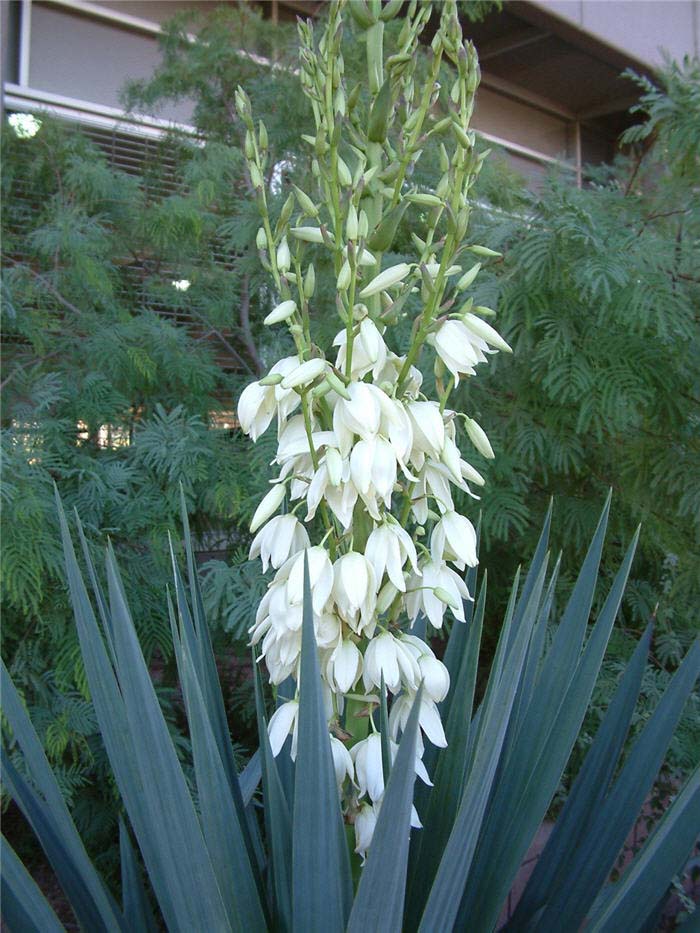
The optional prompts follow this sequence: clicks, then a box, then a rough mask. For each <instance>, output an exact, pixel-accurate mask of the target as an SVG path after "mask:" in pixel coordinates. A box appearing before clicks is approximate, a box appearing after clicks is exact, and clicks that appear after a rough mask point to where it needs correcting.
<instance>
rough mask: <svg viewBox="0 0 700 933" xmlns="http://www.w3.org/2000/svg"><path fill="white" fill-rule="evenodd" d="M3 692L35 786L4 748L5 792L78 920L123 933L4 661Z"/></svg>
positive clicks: (5, 708)
mask: <svg viewBox="0 0 700 933" xmlns="http://www.w3.org/2000/svg"><path fill="white" fill-rule="evenodd" d="M0 692H1V693H2V702H3V713H4V715H5V716H6V717H7V721H8V723H9V726H10V728H11V729H12V732H13V734H14V738H15V740H16V742H17V744H18V745H19V747H20V749H21V750H22V754H23V756H24V762H25V765H26V767H27V770H28V772H29V774H30V775H31V779H32V782H33V785H34V786H32V785H30V784H29V783H28V782H27V781H26V780H25V779H24V777H23V776H22V775H21V774H20V773H19V772H18V771H17V769H16V768H15V767H14V765H13V764H12V762H11V761H10V758H9V756H8V755H7V752H6V749H5V747H4V746H3V748H2V771H3V782H4V784H5V786H6V788H7V790H8V791H9V792H10V794H11V795H12V797H13V798H14V799H15V801H16V803H17V805H18V806H19V808H20V809H21V810H22V812H23V813H24V816H25V817H26V819H27V821H28V822H29V824H30V825H31V827H32V829H33V830H34V833H35V834H36V836H37V838H38V840H39V842H40V843H41V846H42V848H43V849H44V852H45V853H46V856H47V858H48V860H49V861H50V862H51V865H52V867H53V869H54V871H55V872H56V876H57V878H58V880H59V883H60V885H61V887H62V888H63V890H64V892H65V894H66V896H67V897H68V899H69V900H70V902H71V904H72V906H73V909H74V910H75V913H76V916H77V917H78V919H79V921H80V922H81V923H82V924H83V925H85V926H86V927H88V928H89V929H94V930H110V929H125V927H124V923H123V918H122V916H121V914H120V912H119V909H118V907H117V905H116V904H115V902H114V900H113V898H112V896H111V895H110V893H109V891H108V890H107V888H106V887H105V885H104V883H103V881H102V879H101V878H100V876H99V875H98V873H97V871H96V869H95V867H94V865H93V863H92V861H91V860H90V857H89V856H88V854H87V852H86V851H85V847H84V845H83V843H82V840H81V838H80V836H79V835H78V831H77V829H76V828H75V824H74V823H73V819H72V818H71V815H70V813H69V812H68V807H67V806H66V803H65V801H64V800H63V797H62V796H61V792H60V790H59V788H58V784H57V783H56V778H55V777H54V774H53V772H52V770H51V767H50V765H49V763H48V761H47V759H46V755H45V754H44V750H43V748H42V746H41V742H40V741H39V737H38V736H37V734H36V732H35V730H34V727H33V725H32V723H31V720H30V719H29V716H28V715H27V712H26V710H25V709H24V706H23V705H22V701H21V700H20V697H19V694H18V693H17V690H16V689H15V685H14V684H13V683H12V678H11V677H10V675H9V673H8V671H7V668H6V667H5V663H4V661H0Z"/></svg>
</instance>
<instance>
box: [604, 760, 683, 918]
mask: <svg viewBox="0 0 700 933" xmlns="http://www.w3.org/2000/svg"><path fill="white" fill-rule="evenodd" d="M698 826H700V765H699V766H698V767H696V768H695V770H694V771H693V773H692V774H691V776H690V778H689V779H688V780H687V781H686V784H685V786H684V787H683V790H682V791H681V792H680V794H679V795H678V796H677V797H676V799H675V800H674V801H673V802H672V803H671V805H670V806H669V807H668V808H667V810H666V812H665V813H664V815H663V817H662V818H661V820H660V821H659V823H658V824H657V825H656V827H655V828H654V831H653V832H652V834H651V835H650V836H649V838H648V839H647V840H646V842H645V843H644V846H643V847H642V850H641V851H640V852H639V854H638V855H637V856H636V857H635V859H634V861H633V862H632V864H631V865H630V866H629V867H628V869H627V871H626V872H625V874H624V875H623V876H622V878H621V879H620V880H619V881H618V882H617V884H614V885H610V886H609V887H608V888H604V889H603V893H602V895H601V896H600V897H599V898H598V900H597V901H596V903H595V905H594V908H593V911H592V916H591V920H590V922H589V926H588V927H587V929H589V930H590V931H591V933H615V931H616V930H637V929H642V927H643V926H644V924H645V922H646V921H647V918H648V917H649V915H650V914H651V913H652V911H653V910H654V908H655V907H656V905H657V904H658V902H659V901H660V900H661V898H663V897H664V895H665V894H666V892H667V890H668V886H669V883H670V881H671V879H672V878H673V876H674V875H676V874H679V873H680V872H681V871H682V869H683V866H684V864H685V861H686V859H687V858H688V853H689V852H691V851H692V849H693V845H694V843H695V840H696V839H697V832H698ZM699 919H700V918H699ZM683 929H684V928H683Z"/></svg>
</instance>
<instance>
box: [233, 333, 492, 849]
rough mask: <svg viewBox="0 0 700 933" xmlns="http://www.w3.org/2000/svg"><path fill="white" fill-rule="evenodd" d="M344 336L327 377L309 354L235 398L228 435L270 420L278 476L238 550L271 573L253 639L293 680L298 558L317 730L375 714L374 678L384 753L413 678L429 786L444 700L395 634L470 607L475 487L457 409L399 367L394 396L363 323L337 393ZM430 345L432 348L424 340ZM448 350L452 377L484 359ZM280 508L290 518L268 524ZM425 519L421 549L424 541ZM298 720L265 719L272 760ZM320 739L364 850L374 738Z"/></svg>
mask: <svg viewBox="0 0 700 933" xmlns="http://www.w3.org/2000/svg"><path fill="white" fill-rule="evenodd" d="M450 323H452V322H450V321H446V322H445V323H444V324H443V325H442V327H443V328H444V327H446V326H447V325H449V324H450ZM439 333H440V331H438V337H439ZM346 338H347V332H346V331H345V330H344V331H342V332H341V333H340V334H338V336H337V337H336V340H335V345H336V346H338V348H339V350H338V355H337V358H336V360H335V364H334V366H333V367H332V366H331V365H330V364H329V363H328V362H327V361H325V360H323V359H321V358H313V359H311V360H307V361H301V360H300V359H299V358H298V357H296V356H293V357H287V358H285V359H282V360H280V361H279V362H278V363H276V364H275V366H273V367H272V369H271V371H270V374H269V375H268V376H267V377H266V378H265V379H264V380H262V383H261V382H254V383H252V384H251V385H249V386H247V388H246V389H245V390H244V391H243V393H242V395H241V398H240V401H239V406H238V416H239V420H240V424H241V427H242V429H243V431H244V432H245V433H246V434H248V435H250V437H251V438H252V439H253V440H256V439H257V438H258V437H260V435H261V434H262V433H263V432H264V431H265V430H267V428H268V427H269V426H270V424H271V423H272V421H273V419H275V418H276V420H277V428H278V446H277V453H276V456H275V459H274V461H273V463H274V464H275V465H276V466H277V468H278V470H279V473H278V475H277V477H276V478H275V480H274V481H273V484H272V486H271V489H270V491H269V492H268V493H267V495H266V496H265V497H264V498H263V500H262V501H261V503H260V505H259V507H258V509H257V510H256V512H255V515H254V517H253V521H252V525H251V528H252V530H253V531H257V534H256V535H255V538H254V540H253V543H252V545H251V549H250V557H251V558H254V557H260V559H261V561H262V566H263V570H264V571H266V570H267V569H268V567H270V566H272V567H273V568H274V570H275V571H276V573H275V576H274V578H273V580H272V582H271V583H270V585H269V587H268V590H267V592H266V593H265V596H264V597H263V600H262V602H261V603H260V606H259V608H258V611H257V616H256V620H255V625H254V626H253V627H252V629H251V637H252V643H253V644H256V645H257V644H260V645H261V656H262V657H264V659H265V663H266V665H267V669H268V671H269V675H270V680H271V682H272V683H273V684H280V683H282V681H284V680H285V679H286V678H287V677H290V676H291V677H294V678H297V677H298V671H299V662H300V652H301V625H302V602H303V570H304V555H305V554H306V556H307V559H308V566H309V578H310V584H311V595H312V608H313V618H314V626H315V634H316V642H317V645H318V649H319V652H320V662H321V671H322V677H323V681H324V687H325V688H326V692H327V697H328V714H329V719H332V718H333V717H336V718H337V717H338V716H339V715H340V714H342V711H343V706H344V698H345V697H346V696H347V695H348V694H353V693H354V691H358V690H361V691H362V695H363V696H364V697H366V698H368V700H369V701H371V700H372V699H374V700H375V702H376V700H377V691H378V689H379V687H380V684H381V681H382V678H383V680H384V683H385V685H386V688H387V690H388V691H390V693H391V694H393V695H394V701H393V703H392V708H391V719H390V728H391V740H392V742H396V741H397V739H398V734H399V732H400V730H401V729H402V727H403V726H404V725H405V722H406V719H407V717H408V713H409V711H410V709H411V706H412V703H413V699H414V697H415V695H416V692H417V690H418V686H419V685H420V683H421V682H422V683H423V699H422V703H421V709H420V717H419V722H420V729H421V737H420V738H419V746H418V748H419V757H418V759H417V762H416V771H417V774H418V775H419V776H420V777H422V778H423V779H424V780H425V781H428V780H429V779H428V775H427V773H426V772H425V768H424V767H423V764H422V761H421V760H420V759H421V756H422V753H423V739H422V737H423V736H425V737H426V738H427V739H428V740H429V741H431V742H433V743H434V744H435V745H438V746H444V745H445V744H446V740H445V734H444V731H443V727H442V723H441V720H440V715H439V712H438V708H437V704H438V703H439V702H440V701H441V700H443V699H444V698H445V696H446V695H447V692H448V689H449V675H448V672H447V669H446V668H445V666H444V665H443V664H442V662H441V661H439V660H438V659H437V658H436V657H435V655H434V653H433V651H432V650H431V648H430V646H429V645H428V644H427V642H425V641H423V640H421V639H420V638H417V637H416V636H415V635H412V634H408V633H405V632H402V631H401V630H400V628H399V626H398V623H399V622H400V621H401V620H402V619H406V618H407V619H408V620H409V623H410V624H411V625H412V624H413V622H415V620H416V618H417V617H418V615H419V613H421V612H422V613H423V614H424V615H425V617H426V618H427V620H428V621H429V622H430V624H431V625H432V626H433V627H434V628H436V629H437V628H440V627H441V626H442V623H443V617H444V615H445V612H446V611H449V612H450V613H451V614H452V615H453V616H454V617H455V618H456V619H458V620H460V621H464V609H463V600H468V599H471V596H470V594H469V592H468V591H467V587H466V585H465V583H464V581H463V578H462V575H461V574H460V573H459V572H458V571H464V569H465V567H467V566H474V565H476V563H477V555H476V533H475V530H474V527H473V525H472V523H471V522H470V521H469V519H468V518H466V517H465V516H463V515H460V514H459V513H458V512H456V511H455V506H454V501H453V495H452V489H453V487H457V488H458V489H461V490H462V491H464V492H466V493H468V494H470V495H474V494H473V493H472V491H471V489H470V483H471V484H473V485H482V484H483V482H484V480H483V478H482V477H481V475H480V474H479V473H478V472H477V471H476V470H475V469H474V467H473V466H471V464H470V463H468V462H467V461H466V460H465V459H463V458H462V456H461V453H460V451H459V448H458V446H457V435H456V426H457V418H456V415H455V412H453V411H450V410H449V409H445V410H442V411H441V409H440V405H439V404H438V403H437V402H434V401H430V400H428V399H426V398H424V397H423V396H421V394H420V388H421V382H422V377H421V374H420V372H419V371H418V370H417V369H415V368H413V367H411V369H410V373H409V376H408V378H407V379H406V381H405V383H404V386H403V389H402V390H401V391H400V392H399V387H398V378H399V373H400V371H401V369H402V366H403V364H404V362H405V359H404V358H402V357H398V356H396V355H395V354H394V353H392V352H391V351H390V350H389V349H388V348H387V346H386V344H385V341H384V337H383V334H382V332H381V328H380V327H379V326H378V325H377V324H376V323H375V322H373V321H372V320H370V318H369V317H366V318H364V319H363V320H362V321H361V322H360V323H358V324H357V325H356V327H355V333H354V341H353V343H354V347H353V356H352V369H351V381H349V382H348V384H347V386H345V387H343V385H342V383H341V384H340V385H339V384H338V382H337V379H338V377H337V373H338V372H341V373H342V372H343V370H344V368H345V364H346V358H345V350H346ZM499 339H500V338H499ZM435 345H436V349H437V350H438V352H440V344H439V341H438V340H437V339H436V341H435ZM449 347H450V363H455V361H461V362H457V363H456V364H455V365H457V366H458V367H459V368H458V372H465V371H467V367H469V368H471V366H472V365H473V364H474V361H475V360H476V361H477V362H478V361H480V360H481V359H485V356H484V354H485V353H487V352H489V346H488V344H487V343H486V342H485V340H484V338H483V337H481V336H480V335H479V334H476V333H475V332H474V331H469V330H467V329H466V328H465V329H464V331H463V332H460V333H459V335H454V334H453V335H451V337H450V339H449ZM446 362H447V360H446ZM329 373H330V374H331V376H333V375H335V377H336V386H337V389H338V390H339V391H337V390H336V388H331V389H329V390H328V391H327V392H324V393H323V395H322V396H321V397H318V396H317V397H316V398H314V397H313V395H312V393H311V391H310V390H311V389H312V388H313V387H314V386H318V385H321V384H322V383H323V382H324V380H325V379H326V377H327V375H328V374H329ZM365 380H368V381H365ZM300 407H302V408H303V411H302V412H299V409H300ZM474 424H475V423H474ZM476 427H477V428H478V426H476ZM478 432H479V433H476V432H475V430H474V428H471V430H470V431H469V436H470V437H472V439H473V440H474V441H475V442H476V444H477V446H478V447H479V449H480V450H481V452H482V454H486V455H492V451H491V448H490V445H488V441H487V440H486V438H485V435H483V432H482V431H481V429H480V428H479V429H478ZM482 435H483V439H482ZM475 498H476V497H475ZM400 500H402V501H403V502H404V503H405V504H406V506H405V515H404V517H403V519H402V520H399V519H397V518H396V516H395V514H394V513H393V512H392V504H393V503H395V502H398V501H400ZM285 501H286V502H287V503H288V506H289V511H287V512H285V513H284V514H275V513H277V512H278V511H279V509H280V508H281V506H282V504H283V502H285ZM319 511H322V512H323V515H324V527H325V528H326V529H327V530H326V534H325V538H324V541H323V542H321V543H319V544H315V545H313V546H312V543H311V540H310V537H309V533H308V531H307V527H306V526H308V525H309V524H310V523H312V521H313V519H314V518H315V516H317V514H318V513H319ZM429 522H430V524H431V525H432V530H431V533H430V536H429V546H426V544H423V543H422V541H421V539H422V538H424V537H426V531H425V527H426V525H427V524H428V523H429ZM409 524H412V525H414V530H413V533H409V531H408V530H407V526H408V525H409ZM326 539H331V541H332V543H333V551H331V549H330V546H328V547H327V546H326V544H325V540H326ZM360 684H361V687H360ZM296 714H297V702H296V700H290V701H288V702H287V703H285V704H284V705H282V706H281V707H280V708H279V709H278V710H277V711H276V713H275V714H274V715H273V717H272V719H271V722H270V736H271V741H272V747H273V751H274V752H275V753H278V752H279V750H280V749H281V747H282V745H283V743H284V740H285V739H286V737H287V735H288V734H289V733H290V732H292V734H293V736H294V740H293V746H292V754H294V751H295V745H296V741H295V734H296ZM331 742H332V747H333V757H334V762H335V766H336V774H337V777H338V782H339V784H342V783H343V782H345V781H346V780H347V781H348V782H350V783H351V784H353V785H354V786H355V788H356V789H357V792H358V794H359V796H360V797H368V798H369V802H367V803H365V804H364V805H362V807H361V808H360V810H359V812H358V815H357V818H356V821H355V825H356V828H357V832H358V848H359V850H360V851H362V852H365V851H366V844H365V843H366V840H367V839H368V838H370V837H371V832H370V827H371V826H372V825H373V822H374V821H375V820H376V815H377V808H378V806H379V805H380V803H381V797H382V793H383V787H384V785H383V779H382V768H381V753H380V743H379V736H378V735H376V734H374V733H373V734H371V735H369V737H368V738H366V739H364V740H363V741H360V742H358V743H357V744H355V745H354V746H353V747H352V749H351V750H350V751H348V749H347V748H346V747H345V745H344V744H343V743H342V742H341V741H339V740H338V739H336V738H335V737H332V738H331ZM414 821H415V822H417V815H414Z"/></svg>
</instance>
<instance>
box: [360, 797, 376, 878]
mask: <svg viewBox="0 0 700 933" xmlns="http://www.w3.org/2000/svg"><path fill="white" fill-rule="evenodd" d="M378 815H379V810H378V808H376V807H373V806H370V804H368V803H363V804H361V806H360V810H359V812H358V814H357V816H356V817H355V824H354V825H355V852H357V854H358V855H360V856H361V857H362V864H363V865H364V864H365V861H366V859H367V851H368V849H369V847H370V845H371V844H372V837H373V836H374V829H375V827H376V825H377V817H378Z"/></svg>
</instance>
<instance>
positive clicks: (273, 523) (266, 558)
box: [248, 515, 310, 573]
mask: <svg viewBox="0 0 700 933" xmlns="http://www.w3.org/2000/svg"><path fill="white" fill-rule="evenodd" d="M309 543H310V542H309V535H308V533H307V531H306V529H305V528H304V526H303V525H302V524H301V523H300V522H299V520H298V518H297V517H296V516H295V515H277V516H275V518H273V519H271V520H270V521H269V522H268V523H267V524H266V525H265V526H264V527H263V528H261V529H260V531H259V532H258V533H257V535H256V536H255V538H253V543H252V544H251V546H250V553H249V554H248V559H249V560H254V559H255V558H256V557H259V558H260V560H261V561H262V566H263V573H265V572H266V571H267V568H268V566H269V565H270V564H272V566H273V567H274V568H275V570H278V569H279V568H280V567H281V566H282V564H283V563H284V562H285V561H286V560H287V559H288V558H289V557H291V556H292V555H293V554H296V553H297V552H298V551H301V550H303V549H304V548H305V547H308V546H309Z"/></svg>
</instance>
